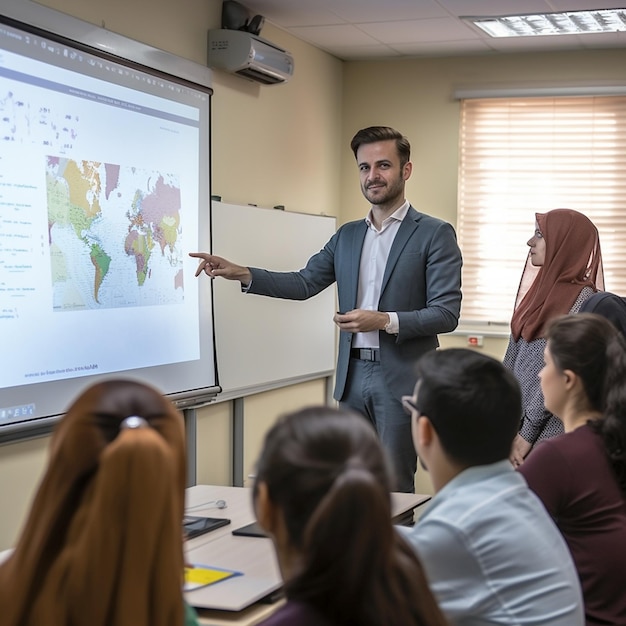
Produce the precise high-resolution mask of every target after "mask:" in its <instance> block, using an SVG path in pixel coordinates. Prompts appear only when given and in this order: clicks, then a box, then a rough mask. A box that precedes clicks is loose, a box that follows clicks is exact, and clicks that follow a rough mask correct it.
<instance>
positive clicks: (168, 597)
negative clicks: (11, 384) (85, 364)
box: [0, 380, 197, 626]
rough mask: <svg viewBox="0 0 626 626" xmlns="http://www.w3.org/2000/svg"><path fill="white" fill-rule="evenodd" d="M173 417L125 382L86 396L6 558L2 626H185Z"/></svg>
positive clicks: (1, 576) (180, 463)
mask: <svg viewBox="0 0 626 626" xmlns="http://www.w3.org/2000/svg"><path fill="white" fill-rule="evenodd" d="M184 498H185V433H184V425H183V418H182V415H181V414H180V413H179V412H178V411H177V410H176V409H175V408H174V406H173V405H172V404H171V403H170V402H169V401H168V400H166V399H165V398H164V397H163V396H162V395H161V394H159V393H158V392H157V391H156V390H155V389H153V388H151V387H148V386H146V385H144V384H142V383H139V382H135V381H130V380H109V381H105V382H100V383H96V384H94V385H93V386H91V387H89V388H88V389H87V390H86V391H84V392H83V393H82V394H81V395H80V396H79V397H78V398H77V400H76V401H75V402H74V403H73V404H72V406H71V407H70V409H69V411H68V412H67V414H66V415H65V416H64V417H63V418H62V419H61V421H60V422H59V424H58V425H57V427H56V430H55V432H54V434H53V436H52V440H51V444H50V460H49V463H48V466H47V468H46V471H45V474H44V476H43V479H42V481H41V484H40V486H39V488H38V491H37V493H36V495H35V498H34V501H33V504H32V508H31V510H30V513H29V515H28V517H27V520H26V523H25V526H24V528H23V531H22V533H21V535H20V537H19V539H18V541H17V545H16V547H15V550H14V551H13V553H12V554H11V556H9V558H8V559H7V560H6V561H5V562H3V563H2V564H1V565H0V607H1V608H0V614H1V617H0V623H2V626H17V625H19V626H70V625H71V626H83V625H84V626H127V625H132V626H182V625H183V624H184V623H185V624H193V623H197V620H196V617H195V613H194V611H193V609H190V608H189V607H187V606H186V604H185V603H184V602H183V594H182V585H183V567H184V561H183V546H182V543H183V538H182V518H183V509H184Z"/></svg>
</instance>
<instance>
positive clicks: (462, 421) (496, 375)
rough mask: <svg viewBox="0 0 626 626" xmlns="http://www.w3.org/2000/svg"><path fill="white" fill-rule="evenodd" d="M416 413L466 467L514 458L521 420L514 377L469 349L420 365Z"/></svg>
mask: <svg viewBox="0 0 626 626" xmlns="http://www.w3.org/2000/svg"><path fill="white" fill-rule="evenodd" d="M416 373H417V380H418V384H419V387H418V393H417V409H418V410H419V412H420V413H421V414H423V415H425V416H427V417H428V418H429V419H430V421H431V423H432V425H433V427H434V429H435V431H436V432H437V435H438V437H439V440H440V441H441V445H442V446H443V447H444V449H445V450H446V452H447V453H448V454H449V455H450V457H451V458H453V459H454V460H455V461H456V462H458V463H460V464H461V465H463V466H465V467H472V466H475V465H488V464H490V463H495V462H496V461H502V460H504V459H508V458H509V454H510V451H511V445H512V443H513V439H514V437H515V434H516V433H517V430H518V427H519V416H520V415H521V414H522V407H521V393H520V389H519V384H518V382H517V380H516V378H515V376H514V375H513V374H512V373H511V372H510V371H509V370H508V369H507V368H506V367H504V365H502V363H501V362H500V361H498V360H496V359H494V358H492V357H490V356H487V355H485V354H481V353H479V352H476V351H474V350H470V349H468V348H449V349H446V350H433V351H432V352H428V353H426V354H425V355H424V356H423V357H421V358H420V359H419V361H418V363H417V369H416Z"/></svg>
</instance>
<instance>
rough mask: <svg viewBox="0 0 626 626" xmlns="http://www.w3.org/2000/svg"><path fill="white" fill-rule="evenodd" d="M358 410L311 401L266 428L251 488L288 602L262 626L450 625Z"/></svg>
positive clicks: (374, 439) (375, 443)
mask: <svg viewBox="0 0 626 626" xmlns="http://www.w3.org/2000/svg"><path fill="white" fill-rule="evenodd" d="M384 454H385V453H384V452H383V449H382V447H381V444H380V442H379V440H378V438H377V437H376V433H375V431H374V430H373V428H372V427H371V426H370V425H369V424H368V423H367V422H365V421H364V420H363V418H362V417H360V416H359V415H356V414H353V413H350V412H346V411H344V410H338V409H333V408H329V407H309V408H306V409H303V410H301V411H298V412H296V413H292V414H290V415H286V416H284V417H283V418H282V419H279V421H278V422H277V423H276V424H275V425H274V426H273V428H272V429H271V430H270V431H269V432H268V434H267V436H266V439H265V443H264V447H263V450H262V452H261V456H260V459H259V462H258V465H257V477H256V481H255V485H254V489H253V494H254V507H255V512H256V516H257V520H258V522H259V524H260V525H261V526H262V527H263V528H264V530H265V531H266V532H267V533H268V534H269V535H270V536H271V538H272V540H273V542H274V545H275V548H276V552H277V556H278V562H279V565H280V569H281V572H282V575H283V578H284V580H285V592H286V596H287V602H286V604H285V605H283V606H282V607H281V608H279V609H278V611H277V612H276V613H274V614H273V615H272V616H271V617H270V618H268V619H267V620H266V621H265V622H263V624H264V626H270V625H271V626H287V625H289V626H291V625H293V624H297V625H298V626H340V625H341V626H348V625H355V626H356V625H358V626H381V625H382V624H385V626H409V625H416V626H444V625H445V624H446V622H445V620H444V618H443V616H442V614H441V612H440V610H439V608H438V607H437V605H436V603H435V600H434V598H433V596H432V594H431V592H430V590H429V589H428V585H427V583H426V579H425V577H424V574H423V571H422V567H421V565H420V563H419V561H418V559H417V556H416V555H415V553H414V552H413V550H412V549H411V547H410V546H409V544H408V543H407V542H406V541H405V540H404V539H403V538H402V537H401V536H400V535H399V534H398V533H397V532H396V531H395V529H394V527H393V525H392V523H391V498H390V488H391V484H392V483H391V478H390V475H389V469H388V467H387V463H386V457H385V456H384Z"/></svg>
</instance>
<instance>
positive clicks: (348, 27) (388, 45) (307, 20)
mask: <svg viewBox="0 0 626 626" xmlns="http://www.w3.org/2000/svg"><path fill="white" fill-rule="evenodd" d="M240 3H241V4H243V5H244V6H245V7H246V8H247V9H248V10H249V11H250V14H251V16H253V15H256V14H261V15H263V16H264V17H265V20H266V22H271V23H272V24H273V25H274V26H277V27H279V28H281V29H283V30H285V31H287V32H289V33H290V34H292V35H294V36H295V37H297V38H298V39H302V40H304V41H306V42H308V43H310V44H313V45H314V46H316V47H318V48H321V49H322V50H325V51H327V52H330V53H331V54H333V55H335V56H336V57H339V58H340V59H344V60H346V61H347V60H367V59H369V60H371V59H385V58H400V57H423V56H429V57H432V56H455V55H467V54H471V55H476V54H494V53H502V52H524V51H529V52H531V51H546V50H583V49H590V48H626V32H620V33H601V34H585V35H553V36H547V35H542V36H535V37H512V38H508V37H507V38H497V39H496V38H492V37H489V36H488V35H487V34H486V33H483V32H482V31H481V30H480V29H478V28H476V27H474V26H471V25H468V24H466V23H465V22H463V21H462V20H461V19H459V18H460V17H461V16H485V15H510V14H515V13H546V12H555V11H576V10H583V9H615V8H625V7H626V0H621V1H620V2H612V1H610V0H523V2H522V1H520V0H240ZM260 34H261V37H263V35H264V33H263V31H261V33H260Z"/></svg>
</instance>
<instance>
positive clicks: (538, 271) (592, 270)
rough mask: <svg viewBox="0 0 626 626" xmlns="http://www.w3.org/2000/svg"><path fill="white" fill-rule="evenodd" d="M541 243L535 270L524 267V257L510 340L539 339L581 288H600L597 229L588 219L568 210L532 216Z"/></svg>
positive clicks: (527, 265) (601, 281)
mask: <svg viewBox="0 0 626 626" xmlns="http://www.w3.org/2000/svg"><path fill="white" fill-rule="evenodd" d="M535 216H536V218H537V224H538V225H539V230H540V231H541V233H542V235H543V238H544V239H545V242H546V255H545V260H544V263H543V265H542V266H541V267H539V268H536V267H534V266H533V265H532V264H531V262H530V252H529V254H528V258H527V260H526V266H525V267H524V272H523V273H522V279H521V281H520V286H519V290H518V295H517V300H516V308H515V311H514V312H513V318H512V319H511V333H512V335H513V338H514V339H515V341H517V340H519V338H520V337H522V338H524V339H525V340H526V341H532V340H533V339H537V338H538V337H542V336H543V333H544V328H545V325H546V323H547V322H548V321H549V320H551V319H552V318H553V317H556V316H557V315H564V314H566V313H569V312H570V310H571V308H572V306H573V304H574V302H575V301H576V298H578V296H579V294H580V292H581V291H582V289H583V288H584V287H591V288H592V289H593V290H594V291H597V290H601V289H604V275H603V270H602V253H601V251H600V238H599V235H598V229H597V228H596V227H595V226H594V225H593V223H592V222H591V220H589V218H588V217H586V216H585V215H583V214H582V213H579V212H578V211H573V210H572V209H554V210H553V211H549V212H548V213H536V214H535Z"/></svg>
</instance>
